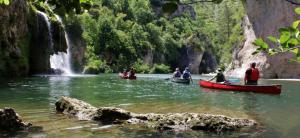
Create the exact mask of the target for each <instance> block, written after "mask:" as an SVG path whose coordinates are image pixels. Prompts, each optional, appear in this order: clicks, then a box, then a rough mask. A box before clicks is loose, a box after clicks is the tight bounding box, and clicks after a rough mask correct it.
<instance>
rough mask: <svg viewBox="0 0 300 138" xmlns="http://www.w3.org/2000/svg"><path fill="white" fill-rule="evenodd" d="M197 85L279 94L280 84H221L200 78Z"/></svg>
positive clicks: (227, 89)
mask: <svg viewBox="0 0 300 138" xmlns="http://www.w3.org/2000/svg"><path fill="white" fill-rule="evenodd" d="M199 85H200V86H201V87H204V88H210V89H220V90H226V91H241V92H255V93H266V94H280V93H281V85H267V86H259V85H232V84H222V83H215V82H210V81H204V80H200V81H199Z"/></svg>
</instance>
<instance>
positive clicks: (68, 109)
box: [55, 97, 97, 120]
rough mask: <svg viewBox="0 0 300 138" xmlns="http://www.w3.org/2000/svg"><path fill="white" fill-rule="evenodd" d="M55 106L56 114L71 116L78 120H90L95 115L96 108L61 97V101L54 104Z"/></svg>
mask: <svg viewBox="0 0 300 138" xmlns="http://www.w3.org/2000/svg"><path fill="white" fill-rule="evenodd" d="M55 106H56V110H57V111H58V112H62V113H64V114H68V115H72V116H74V117H77V118H78V119H80V120H92V119H93V118H94V117H95V116H96V113H97V108H96V107H93V106H92V105H90V104H88V103H86V102H83V101H80V100H77V99H73V98H69V97H61V99H60V100H59V101H57V102H56V103H55Z"/></svg>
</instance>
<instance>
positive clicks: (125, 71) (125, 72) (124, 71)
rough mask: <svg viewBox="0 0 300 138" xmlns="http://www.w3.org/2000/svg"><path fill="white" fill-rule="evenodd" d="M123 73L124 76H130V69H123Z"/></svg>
mask: <svg viewBox="0 0 300 138" xmlns="http://www.w3.org/2000/svg"><path fill="white" fill-rule="evenodd" d="M122 75H123V77H128V71H127V69H124V70H123V73H122Z"/></svg>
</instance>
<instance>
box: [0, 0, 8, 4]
mask: <svg viewBox="0 0 300 138" xmlns="http://www.w3.org/2000/svg"><path fill="white" fill-rule="evenodd" d="M0 4H4V5H9V0H0Z"/></svg>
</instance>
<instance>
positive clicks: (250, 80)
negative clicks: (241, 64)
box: [244, 62, 259, 85]
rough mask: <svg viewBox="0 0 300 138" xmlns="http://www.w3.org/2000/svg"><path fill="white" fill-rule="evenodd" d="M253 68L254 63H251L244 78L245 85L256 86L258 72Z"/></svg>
mask: <svg viewBox="0 0 300 138" xmlns="http://www.w3.org/2000/svg"><path fill="white" fill-rule="evenodd" d="M255 66H256V63H255V62H253V63H251V64H250V68H248V69H247V70H246V72H245V78H244V82H245V85H257V81H258V79H259V71H258V69H257V68H256V67H255Z"/></svg>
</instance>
